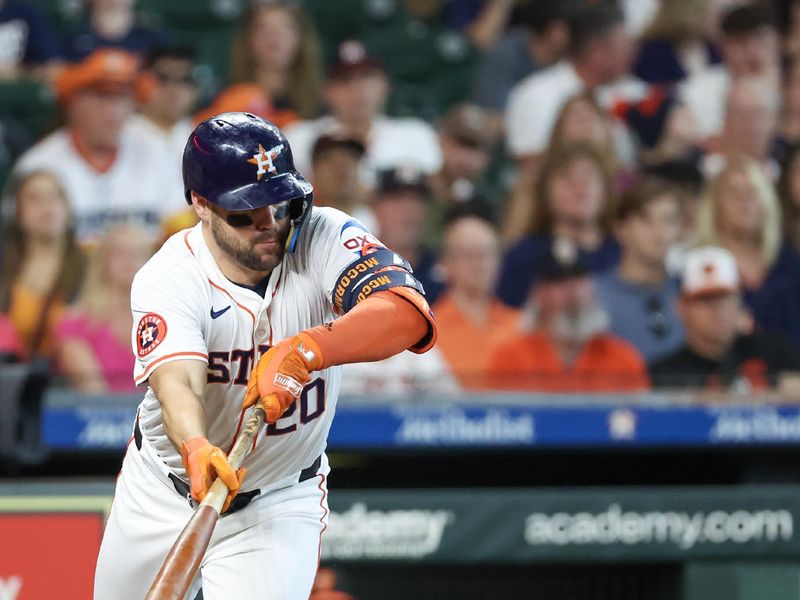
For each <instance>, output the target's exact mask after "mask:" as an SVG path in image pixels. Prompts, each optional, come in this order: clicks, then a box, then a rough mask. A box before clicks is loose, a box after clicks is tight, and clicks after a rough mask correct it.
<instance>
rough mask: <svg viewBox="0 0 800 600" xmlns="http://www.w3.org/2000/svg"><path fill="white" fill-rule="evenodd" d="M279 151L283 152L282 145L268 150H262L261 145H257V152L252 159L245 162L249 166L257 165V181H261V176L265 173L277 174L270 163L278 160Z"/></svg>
mask: <svg viewBox="0 0 800 600" xmlns="http://www.w3.org/2000/svg"><path fill="white" fill-rule="evenodd" d="M281 150H283V144H278V145H277V146H275V147H274V148H270V149H269V150H264V147H263V146H262V145H261V144H259V145H258V152H256V153H255V154H253V158H250V159H248V160H247V162H249V163H250V164H253V165H258V171H257V173H256V174H257V175H258V181H261V176H262V175H264V174H265V173H276V172H277V169H276V168H275V165H274V164H273V163H272V161H273V160H275V159H276V158H278V155H279V154H280V153H281ZM264 167H266V168H264Z"/></svg>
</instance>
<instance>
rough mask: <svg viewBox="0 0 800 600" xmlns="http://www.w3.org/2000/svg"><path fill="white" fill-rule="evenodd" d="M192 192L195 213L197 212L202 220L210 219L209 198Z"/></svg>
mask: <svg viewBox="0 0 800 600" xmlns="http://www.w3.org/2000/svg"><path fill="white" fill-rule="evenodd" d="M191 194H192V208H193V209H194V212H195V214H197V218H198V219H200V220H201V221H208V220H209V219H210V218H211V214H210V213H211V207H210V206H209V204H208V200H206V199H205V198H204V197H203V196H201V195H200V194H197V193H195V192H191Z"/></svg>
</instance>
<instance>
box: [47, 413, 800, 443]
mask: <svg viewBox="0 0 800 600" xmlns="http://www.w3.org/2000/svg"><path fill="white" fill-rule="evenodd" d="M134 417H135V406H132V405H127V404H126V405H124V406H120V405H119V404H117V405H112V404H109V405H98V404H96V403H94V404H92V405H90V406H85V405H80V404H77V405H74V406H72V405H65V404H59V405H57V406H48V407H46V409H45V411H44V415H43V420H42V435H43V440H44V443H45V444H46V445H47V446H48V447H50V448H52V449H55V450H79V449H102V448H124V447H125V445H126V444H127V443H128V441H129V440H130V437H131V430H132V426H133V419H134ZM798 442H800V407H795V406H760V407H755V406H753V407H737V406H724V407H658V408H652V407H641V406H638V405H637V406H630V405H615V406H610V405H602V406H591V407H588V406H566V407H551V406H545V407H543V406H517V405H515V406H490V407H475V406H453V405H449V406H439V407H424V408H423V407H402V408H393V407H390V406H375V407H363V406H347V405H346V404H345V405H344V406H339V407H338V409H337V414H336V417H335V419H334V422H333V427H332V428H331V432H330V437H329V447H330V448H331V449H332V450H338V449H357V448H430V447H472V446H478V447H617V446H641V447H648V446H677V445H680V446H715V445H742V444H743V445H761V444H794V443H798Z"/></svg>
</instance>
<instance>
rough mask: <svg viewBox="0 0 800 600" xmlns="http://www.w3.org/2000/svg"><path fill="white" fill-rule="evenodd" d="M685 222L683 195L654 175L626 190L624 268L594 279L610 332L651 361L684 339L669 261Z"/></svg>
mask: <svg viewBox="0 0 800 600" xmlns="http://www.w3.org/2000/svg"><path fill="white" fill-rule="evenodd" d="M681 226H682V215H681V197H680V194H679V192H678V190H677V189H676V188H675V187H673V186H672V185H670V184H669V183H667V182H665V181H661V180H658V179H652V178H651V179H642V180H640V181H639V182H637V183H635V184H634V185H633V186H632V187H631V188H629V189H628V190H626V191H625V193H623V194H622V197H621V198H620V203H619V208H618V209H617V217H616V225H615V227H614V232H615V234H616V238H617V241H618V242H619V244H620V246H621V247H622V257H621V258H620V263H619V266H618V267H617V268H616V269H613V270H610V271H606V272H604V273H600V274H599V275H597V276H596V277H595V280H594V286H595V293H596V294H597V299H598V301H599V303H600V305H601V306H602V307H603V308H604V309H605V311H606V312H607V313H608V316H609V318H610V320H611V325H610V331H611V333H613V334H614V335H617V336H619V337H621V338H622V339H624V340H627V341H628V342H630V343H631V344H633V345H634V346H635V347H636V349H637V350H638V351H639V353H640V354H641V355H642V357H643V358H644V359H645V361H646V362H648V363H650V362H652V361H654V360H656V359H658V358H662V357H663V356H665V355H666V354H669V353H671V352H673V351H675V350H677V349H678V347H679V346H680V345H681V344H682V343H683V338H684V332H683V326H682V325H681V322H680V320H679V319H678V315H677V313H676V312H675V306H674V304H675V300H676V298H677V296H678V282H677V281H676V280H675V279H672V278H671V277H669V275H668V274H667V264H666V259H667V253H668V252H669V250H670V248H671V247H672V246H673V244H675V243H676V242H677V241H678V239H679V238H680V235H681Z"/></svg>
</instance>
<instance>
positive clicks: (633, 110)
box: [614, 86, 701, 167]
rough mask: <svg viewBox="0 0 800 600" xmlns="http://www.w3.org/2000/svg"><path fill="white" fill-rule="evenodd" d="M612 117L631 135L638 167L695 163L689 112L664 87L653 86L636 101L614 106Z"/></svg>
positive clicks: (696, 150) (695, 143) (693, 127)
mask: <svg viewBox="0 0 800 600" xmlns="http://www.w3.org/2000/svg"><path fill="white" fill-rule="evenodd" d="M614 114H615V116H616V117H618V118H620V119H622V120H623V121H624V122H625V123H626V124H627V125H628V127H629V128H630V130H631V132H632V133H633V134H634V136H635V138H636V141H637V142H638V152H637V158H638V162H639V163H640V164H642V165H644V166H648V167H650V166H655V165H659V164H663V163H680V162H686V163H691V164H696V163H697V162H698V161H699V159H700V150H699V145H700V142H701V140H700V138H699V137H698V135H697V126H696V124H695V122H694V118H693V116H692V113H691V111H690V110H689V109H688V108H687V107H686V106H685V105H683V104H681V103H680V102H678V101H677V99H676V97H675V95H674V94H672V93H669V92H667V91H666V90H665V89H664V88H661V87H655V86H654V87H652V88H651V89H650V90H649V92H648V94H647V96H645V97H644V98H643V99H641V100H639V101H637V102H634V103H628V102H620V103H618V104H617V105H615V106H614Z"/></svg>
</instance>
